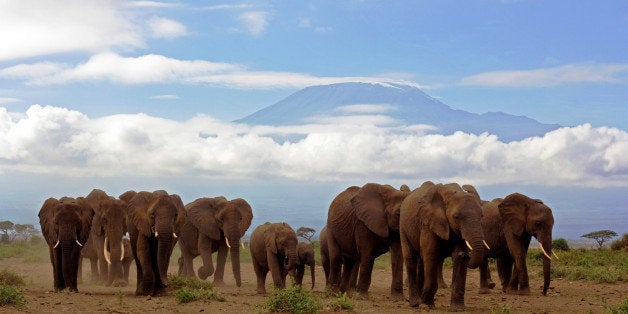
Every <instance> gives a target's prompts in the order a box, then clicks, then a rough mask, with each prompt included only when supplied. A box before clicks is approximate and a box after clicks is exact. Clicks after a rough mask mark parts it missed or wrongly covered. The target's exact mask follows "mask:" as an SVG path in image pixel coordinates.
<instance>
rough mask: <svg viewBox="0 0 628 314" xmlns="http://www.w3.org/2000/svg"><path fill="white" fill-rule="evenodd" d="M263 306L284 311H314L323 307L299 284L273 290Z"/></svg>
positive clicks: (276, 310) (271, 309) (269, 309)
mask: <svg viewBox="0 0 628 314" xmlns="http://www.w3.org/2000/svg"><path fill="white" fill-rule="evenodd" d="M265 307H266V309H267V310H268V311H270V312H284V313H316V312H318V311H320V310H321V309H322V308H323V307H322V305H321V304H320V303H319V302H318V300H317V299H316V298H314V296H313V295H312V294H311V293H309V292H307V291H303V290H302V289H301V286H299V285H293V286H292V287H289V288H285V289H275V290H273V293H272V295H271V296H270V297H269V298H268V299H267V300H266V305H265Z"/></svg>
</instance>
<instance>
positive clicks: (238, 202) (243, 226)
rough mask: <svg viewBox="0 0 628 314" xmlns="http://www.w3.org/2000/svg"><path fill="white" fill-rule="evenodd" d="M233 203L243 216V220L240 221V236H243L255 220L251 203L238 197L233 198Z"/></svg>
mask: <svg viewBox="0 0 628 314" xmlns="http://www.w3.org/2000/svg"><path fill="white" fill-rule="evenodd" d="M231 203H232V204H233V205H234V206H235V208H237V209H238V211H239V212H240V215H241V216H242V220H241V221H240V237H243V236H244V234H245V233H246V231H247V230H249V227H250V226H251V222H252V221H253V210H252V209H251V205H249V203H248V202H247V201H245V200H244V199H241V198H236V199H234V200H232V201H231Z"/></svg>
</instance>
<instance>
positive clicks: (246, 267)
mask: <svg viewBox="0 0 628 314" xmlns="http://www.w3.org/2000/svg"><path fill="white" fill-rule="evenodd" d="M195 263H197V264H195V265H196V266H195V269H198V263H200V258H197V260H195ZM134 268H135V265H134V264H133V265H132V266H131V284H130V285H129V286H127V287H124V288H113V287H101V286H95V285H90V284H88V283H83V284H80V285H79V292H78V293H69V292H63V293H54V292H52V271H51V270H52V267H51V266H50V263H44V262H42V263H27V262H24V261H23V260H22V259H19V258H7V259H2V260H0V269H9V270H11V271H14V272H16V273H18V274H20V275H22V276H23V277H24V278H25V281H26V283H27V285H26V287H25V288H24V293H25V295H26V299H27V301H28V303H27V304H26V305H25V306H24V307H21V308H15V307H13V306H6V307H0V312H5V311H8V312H18V311H19V312H28V313H51V312H57V313H58V312H71V313H76V312H108V313H146V312H159V313H173V312H179V313H193V312H197V313H198V312H209V313H216V312H230V313H260V312H263V309H262V308H260V307H258V306H256V305H258V304H262V303H264V301H265V297H263V296H260V295H256V294H255V285H256V284H255V274H254V273H253V267H252V265H251V264H250V263H243V265H242V272H243V274H242V286H241V287H240V288H237V287H235V283H234V279H233V275H232V274H231V273H230V269H228V270H229V272H227V274H226V275H225V277H226V278H225V281H226V283H227V286H226V287H219V288H215V291H216V292H217V293H218V294H220V295H221V296H223V297H224V298H225V301H224V302H218V301H212V302H210V303H205V302H200V301H197V302H191V303H187V304H178V303H177V301H176V300H175V298H174V296H165V297H153V298H150V297H136V296H135V295H134V291H135V271H134ZM170 270H171V272H172V273H176V268H175V266H174V265H172V263H171V268H170ZM84 271H86V272H87V273H86V274H85V278H89V276H90V275H89V263H88V262H87V261H85V262H84ZM538 271H539V270H537V269H532V270H531V271H530V273H532V274H535V275H533V277H531V279H530V281H531V288H532V295H531V296H517V295H507V294H504V293H502V292H501V291H500V290H493V291H492V292H491V294H487V295H480V294H478V292H477V291H478V286H479V282H478V273H477V271H475V270H474V271H470V272H469V275H468V279H467V292H466V296H465V303H466V306H467V312H469V313H490V312H494V313H501V312H506V313H507V312H510V313H587V312H591V313H602V312H603V309H604V305H605V304H606V305H610V306H616V305H617V304H618V303H620V302H621V301H623V300H624V298H626V296H627V295H628V283H627V282H621V283H616V284H596V283H591V282H586V281H575V282H574V281H568V280H564V279H557V280H553V281H552V284H551V288H550V290H549V292H548V295H547V296H546V297H543V296H542V295H541V284H542V278H541V277H540V276H539V275H536V273H538ZM316 272H317V273H316V274H317V282H316V286H315V288H314V294H315V295H317V296H320V297H321V298H323V296H324V292H323V291H324V287H325V280H324V276H323V271H322V268H321V267H318V268H317V270H316ZM450 276H451V273H450V269H445V280H446V281H448V280H451V278H450ZM268 279H270V275H269V278H268ZM390 279H391V273H390V270H389V269H375V270H374V272H373V280H372V284H371V287H370V297H369V299H368V300H354V304H355V310H354V311H355V312H357V313H392V312H394V313H411V312H417V311H418V309H416V308H410V307H409V306H408V303H407V302H401V301H391V300H389V298H388V295H389V293H388V292H389V287H390ZM86 281H88V280H86ZM268 281H269V280H267V290H268V291H271V284H270V283H269V282H268ZM304 281H305V283H304V287H306V288H305V289H307V290H309V287H310V286H311V282H310V279H309V277H306V279H304ZM449 282H450V281H449ZM498 286H499V285H498ZM406 293H407V292H406ZM449 293H450V290H449V289H440V290H439V291H438V293H437V295H436V309H434V310H432V311H430V312H432V313H440V312H446V311H447V308H448V305H449ZM406 296H407V295H406ZM322 300H323V303H325V304H326V303H329V302H330V300H331V299H325V298H323V299H322ZM420 310H421V311H425V310H426V309H425V308H424V307H421V308H420ZM327 311H329V308H327ZM323 312H325V310H324V311H323Z"/></svg>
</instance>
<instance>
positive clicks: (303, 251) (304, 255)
mask: <svg viewBox="0 0 628 314" xmlns="http://www.w3.org/2000/svg"><path fill="white" fill-rule="evenodd" d="M297 254H298V255H299V265H297V267H296V273H297V274H296V278H295V281H296V283H297V284H298V285H302V284H303V276H304V275H305V266H309V267H310V275H311V278H312V289H314V284H315V282H316V275H315V274H314V273H315V271H314V269H315V268H316V261H315V258H314V249H313V248H312V246H311V245H310V244H309V243H305V242H299V244H298V245H297Z"/></svg>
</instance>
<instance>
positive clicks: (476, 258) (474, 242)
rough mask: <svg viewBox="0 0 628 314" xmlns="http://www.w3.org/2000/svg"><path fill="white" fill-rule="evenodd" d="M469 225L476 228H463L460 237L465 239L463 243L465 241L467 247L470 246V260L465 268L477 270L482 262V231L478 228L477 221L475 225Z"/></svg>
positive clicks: (478, 223)
mask: <svg viewBox="0 0 628 314" xmlns="http://www.w3.org/2000/svg"><path fill="white" fill-rule="evenodd" d="M471 225H472V226H473V225H474V226H478V227H471V228H463V229H462V237H463V238H464V239H465V241H467V243H468V245H470V250H471V252H469V257H470V259H469V263H468V264H467V267H468V268H470V269H475V268H478V267H479V266H480V265H481V264H482V262H483V261H484V242H483V240H484V237H483V235H482V229H481V227H479V226H481V224H480V222H479V221H478V222H477V224H471Z"/></svg>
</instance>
